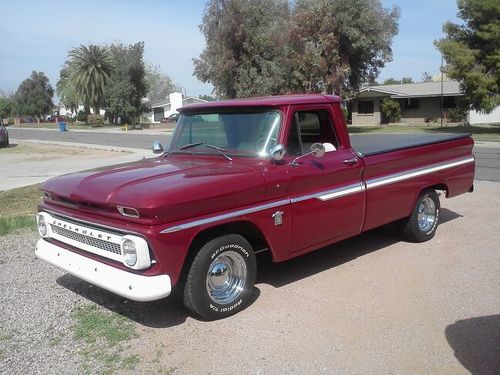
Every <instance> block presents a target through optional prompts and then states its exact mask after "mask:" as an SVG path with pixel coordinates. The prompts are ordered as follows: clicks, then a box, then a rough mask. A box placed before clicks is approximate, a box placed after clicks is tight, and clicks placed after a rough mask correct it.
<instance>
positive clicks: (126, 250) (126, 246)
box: [122, 239, 137, 267]
mask: <svg viewBox="0 0 500 375" xmlns="http://www.w3.org/2000/svg"><path fill="white" fill-rule="evenodd" d="M122 255H123V261H124V263H125V265H126V266H129V267H133V266H134V265H135V264H136V263H137V250H136V248H135V242H134V241H132V240H129V239H126V240H124V241H123V242H122Z"/></svg>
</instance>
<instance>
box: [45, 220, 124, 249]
mask: <svg viewBox="0 0 500 375" xmlns="http://www.w3.org/2000/svg"><path fill="white" fill-rule="evenodd" d="M50 226H51V229H52V232H54V233H56V234H58V235H60V236H63V237H66V238H69V239H71V240H73V241H77V242H80V243H82V244H86V245H89V246H92V247H95V248H97V249H101V250H104V251H109V252H111V253H114V254H118V255H121V253H122V251H121V249H120V245H118V244H115V243H113V242H108V241H105V240H101V239H99V238H94V237H90V236H86V235H84V234H81V233H75V232H73V231H70V230H67V229H64V228H61V227H59V226H57V225H54V224H51V225H50Z"/></svg>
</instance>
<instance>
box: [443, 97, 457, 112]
mask: <svg viewBox="0 0 500 375" xmlns="http://www.w3.org/2000/svg"><path fill="white" fill-rule="evenodd" d="M456 106H457V103H456V102H455V98H454V97H453V96H447V97H445V98H443V108H444V109H450V108H455V107H456Z"/></svg>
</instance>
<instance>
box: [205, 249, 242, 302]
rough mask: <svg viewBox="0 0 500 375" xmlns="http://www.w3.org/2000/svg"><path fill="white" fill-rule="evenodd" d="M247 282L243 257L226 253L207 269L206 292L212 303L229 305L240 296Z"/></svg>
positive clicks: (231, 252) (235, 253)
mask: <svg viewBox="0 0 500 375" xmlns="http://www.w3.org/2000/svg"><path fill="white" fill-rule="evenodd" d="M246 280H247V267H246V263H245V261H244V259H243V257H242V256H241V255H240V254H238V253H237V252H234V251H226V252H225V253H223V254H221V255H219V256H218V257H217V258H215V259H214V260H213V262H212V263H211V264H210V267H208V273H207V280H206V285H207V292H208V295H209V296H210V298H211V299H212V301H214V302H216V303H219V304H223V305H225V304H229V303H231V302H233V301H234V300H235V299H236V298H238V296H239V295H240V294H241V292H242V291H243V289H244V288H245V285H246Z"/></svg>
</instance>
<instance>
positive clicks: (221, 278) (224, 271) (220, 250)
mask: <svg viewBox="0 0 500 375" xmlns="http://www.w3.org/2000/svg"><path fill="white" fill-rule="evenodd" d="M256 271H257V265H256V261H255V255H254V252H253V249H252V246H251V245H250V243H249V242H248V241H247V240H246V239H245V238H244V237H242V236H241V235H239V234H229V235H224V236H221V237H217V238H215V239H213V240H211V241H209V242H207V243H206V244H205V245H204V246H203V247H202V248H201V249H200V250H199V252H198V253H197V254H196V256H195V258H194V260H193V263H192V264H191V267H190V269H189V272H188V275H187V278H186V283H185V285H184V296H183V297H184V305H185V306H186V308H187V309H188V310H190V311H192V312H193V313H195V314H196V315H198V316H199V317H201V318H202V319H205V320H216V319H221V318H225V317H228V316H230V315H233V314H236V313H237V312H239V311H241V310H242V309H244V308H245V307H246V306H247V305H248V303H249V301H250V299H251V295H252V290H253V286H254V283H255V276H256Z"/></svg>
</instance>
